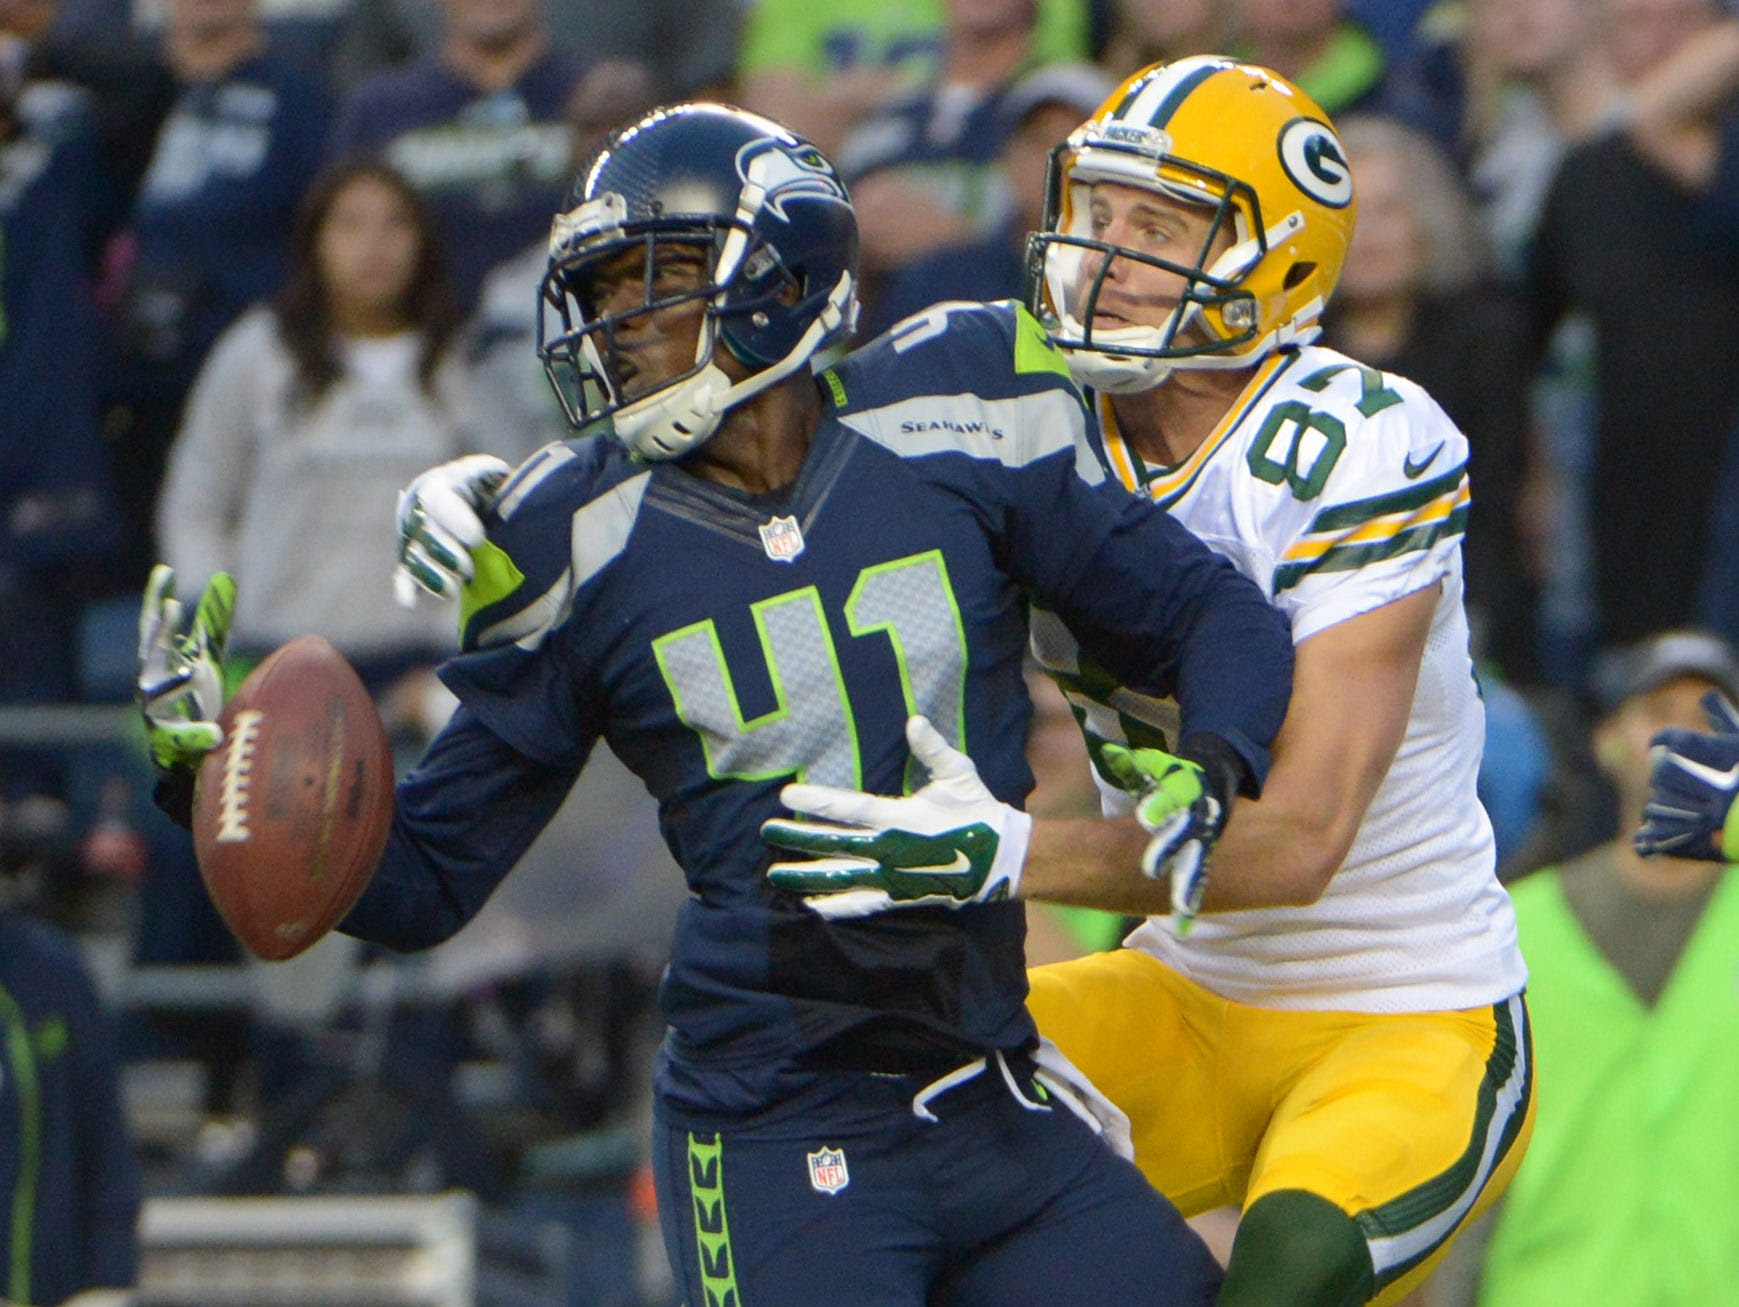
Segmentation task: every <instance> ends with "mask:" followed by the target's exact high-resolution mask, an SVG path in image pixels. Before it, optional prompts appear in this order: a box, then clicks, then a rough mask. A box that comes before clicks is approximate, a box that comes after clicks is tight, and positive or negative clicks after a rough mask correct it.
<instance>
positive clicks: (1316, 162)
mask: <svg viewBox="0 0 1739 1307" xmlns="http://www.w3.org/2000/svg"><path fill="white" fill-rule="evenodd" d="M1280 166H1281V167H1282V168H1284V169H1286V175H1287V176H1288V177H1290V178H1291V179H1292V184H1293V185H1294V186H1296V187H1298V189H1299V190H1301V191H1303V192H1304V193H1305V194H1306V195H1308V196H1310V198H1311V199H1313V200H1315V201H1317V202H1318V203H1319V204H1326V205H1327V206H1328V207H1329V208H1331V209H1344V208H1346V206H1347V205H1349V204H1351V203H1352V199H1353V170H1352V168H1351V166H1350V165H1348V163H1347V156H1346V150H1345V149H1344V148H1342V146H1341V143H1340V141H1339V140H1337V139H1336V137H1335V134H1334V133H1333V132H1332V131H1330V130H1329V129H1328V128H1327V127H1326V126H1324V125H1323V124H1322V123H1319V122H1316V121H1314V120H1312V119H1310V118H1294V119H1293V120H1292V121H1291V122H1289V123H1287V124H1286V126H1285V127H1284V128H1282V129H1281V132H1280Z"/></svg>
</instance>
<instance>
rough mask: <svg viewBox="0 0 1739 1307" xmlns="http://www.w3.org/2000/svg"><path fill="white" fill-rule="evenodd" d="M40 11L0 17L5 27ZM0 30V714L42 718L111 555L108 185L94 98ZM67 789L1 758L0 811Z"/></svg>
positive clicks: (65, 677)
mask: <svg viewBox="0 0 1739 1307" xmlns="http://www.w3.org/2000/svg"><path fill="white" fill-rule="evenodd" d="M48 8H50V6H45V5H40V4H36V3H34V0H32V2H31V3H27V4H26V5H25V6H23V12H22V13H20V12H19V10H17V9H10V10H8V9H5V8H3V7H0V23H5V22H10V21H12V20H15V19H30V18H33V17H42V18H46V14H43V13H42V11H43V10H46V9H48ZM4 30H5V32H6V36H0V43H5V49H6V52H7V53H10V54H14V55H16V56H17V59H16V61H14V62H11V63H10V65H9V66H6V67H4V68H3V69H0V395H3V396H4V397H5V398H4V402H0V703H19V702H36V703H42V702H56V701H65V700H68V699H70V698H72V697H73V691H74V688H75V687H74V683H73V668H74V666H75V663H76V656H75V648H76V634H77V622H78V613H79V604H80V600H81V597H83V596H85V595H88V594H89V593H90V592H91V590H92V589H93V588H94V587H95V586H96V584H97V583H98V582H97V578H98V577H100V576H101V573H102V572H103V570H104V569H105V568H106V567H107V566H108V565H109V564H110V561H111V558H112V554H113V551H114V550H115V548H116V547H117V546H118V545H119V543H120V541H119V536H118V533H117V532H116V531H115V530H114V522H113V512H112V504H111V501H110V499H109V494H108V483H107V478H106V476H105V475H104V468H103V450H102V443H101V438H100V435H99V425H98V404H97V384H98V359H97V341H98V338H99V334H100V328H99V322H98V318H97V310H96V305H95V302H94V300H93V299H92V296H91V291H90V281H91V270H92V251H93V248H94V246H95V243H96V240H97V236H98V233H99V231H100V229H101V224H102V221H103V217H102V215H103V211H104V209H105V208H106V206H107V203H108V200H107V196H108V178H107V177H106V176H105V174H104V170H103V154H102V149H101V145H102V142H101V138H100V135H99V132H98V129H97V117H96V114H95V113H94V112H93V111H94V109H95V107H96V101H95V100H94V98H93V97H91V96H89V95H87V94H85V93H84V92H82V91H81V90H78V89H76V88H74V87H72V86H70V85H68V84H65V83H61V82H57V81H51V80H47V79H43V78H40V77H36V76H33V75H31V74H30V73H29V72H28V70H27V68H26V59H27V58H28V56H29V54H30V51H29V50H28V49H26V48H25V47H24V46H23V45H22V42H23V41H24V40H27V39H32V38H33V37H34V35H35V33H34V32H28V31H25V30H21V29H20V28H19V27H7V28H5V29H4ZM8 36H9V37H11V38H13V39H12V40H11V41H10V42H8V41H7V37H8ZM5 62H6V61H4V60H0V64H4V63H5ZM64 779H65V778H64V776H63V769H62V767H61V766H60V760H59V758H58V757H57V756H55V755H54V754H52V753H51V752H48V751H41V750H30V751H12V750H7V751H0V797H4V796H11V797H17V796H19V795H22V794H27V793H29V794H43V795H59V794H60V793H61V792H62V788H63V784H64Z"/></svg>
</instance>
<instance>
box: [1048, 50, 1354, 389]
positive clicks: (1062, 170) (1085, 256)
mask: <svg viewBox="0 0 1739 1307" xmlns="http://www.w3.org/2000/svg"><path fill="white" fill-rule="evenodd" d="M1105 183H1117V184H1121V185H1124V186H1134V187H1140V188H1142V189H1145V190H1150V191H1154V192H1156V193H1158V194H1160V195H1162V196H1165V197H1168V198H1169V199H1171V200H1174V201H1180V202H1182V203H1185V204H1189V205H1192V206H1201V207H1202V208H1204V209H1206V210H1209V211H1211V212H1212V217H1213V221H1212V224H1211V226H1210V228H1209V233H1208V237H1207V240H1206V241H1205V242H1204V244H1203V246H1202V249H1201V251H1200V253H1199V254H1198V255H1197V257H1196V260H1195V262H1194V264H1193V265H1188V264H1182V263H1175V262H1171V261H1169V260H1166V259H1163V258H1157V257H1154V256H1153V255H1150V254H1144V253H1141V252H1139V251H1136V250H1132V249H1130V248H1129V247H1128V246H1126V245H1114V244H1107V243H1106V242H1105V241H1103V240H1099V239H1097V238H1096V236H1095V234H1094V232H1093V227H1092V219H1091V208H1092V205H1091V203H1090V201H1091V198H1092V195H1093V189H1094V187H1095V186H1098V185H1101V184H1105ZM1356 212H1357V206H1356V205H1355V204H1354V201H1353V183H1352V173H1351V170H1350V169H1349V167H1348V166H1347V158H1346V151H1345V150H1344V149H1343V148H1342V147H1341V144H1340V140H1339V138H1337V137H1336V135H1335V132H1334V128H1333V126H1332V125H1331V124H1330V123H1329V120H1328V115H1327V114H1325V113H1324V112H1323V111H1322V109H1321V108H1320V107H1318V105H1317V104H1316V102H1315V101H1313V100H1312V99H1311V98H1310V97H1309V96H1307V95H1305V94H1304V92H1303V91H1301V90H1299V89H1298V88H1297V87H1296V86H1293V85H1292V84H1291V83H1290V82H1288V81H1286V79H1284V78H1283V77H1281V76H1279V75H1278V74H1277V73H1273V72H1270V71H1269V70H1268V69H1266V68H1259V67H1257V66H1255V65H1254V64H1244V63H1239V62H1237V61H1236V60H1233V59H1227V58H1221V57H1218V56H1212V55H1200V56H1195V57H1192V58H1188V59H1178V60H1175V61H1173V62H1171V63H1160V64H1154V65H1152V66H1151V67H1148V68H1144V69H1143V70H1142V71H1140V72H1138V73H1136V74H1135V75H1134V76H1133V77H1131V78H1130V79H1129V80H1128V81H1126V82H1124V83H1123V85H1121V86H1119V87H1118V88H1117V89H1116V90H1115V91H1113V92H1112V93H1111V96H1110V98H1109V99H1107V100H1106V101H1105V103H1104V104H1102V105H1100V106H1099V108H1098V110H1097V111H1096V112H1095V113H1094V114H1093V116H1092V117H1091V118H1090V119H1088V120H1087V122H1086V123H1084V124H1083V125H1082V126H1080V127H1079V128H1077V129H1076V130H1075V131H1074V132H1072V133H1070V135H1069V138H1068V139H1067V140H1066V141H1064V142H1063V143H1062V144H1061V145H1059V146H1058V147H1057V148H1056V149H1055V150H1053V151H1052V153H1051V163H1050V178H1049V194H1048V197H1047V200H1046V211H1045V230H1044V231H1042V232H1037V233H1034V234H1033V235H1032V236H1031V237H1029V239H1028V244H1027V272H1028V282H1029V286H1030V293H1029V307H1031V309H1032V311H1033V314H1034V315H1035V316H1036V317H1037V318H1038V319H1039V321H1040V322H1042V323H1044V324H1045V328H1046V330H1047V331H1048V332H1049V333H1050V335H1051V338H1052V340H1053V341H1054V342H1055V343H1056V344H1057V345H1058V347H1059V348H1061V349H1062V350H1063V351H1064V353H1065V355H1066V356H1067V357H1068V359H1069V365H1070V368H1071V369H1072V370H1073V372H1074V374H1075V376H1076V378H1077V380H1079V381H1080V382H1082V383H1083V384H1084V385H1088V386H1091V387H1093V388H1094V389H1096V390H1102V391H1106V392H1109V393H1113V394H1125V393H1129V392H1133V391H1140V390H1147V389H1149V388H1151V387H1153V386H1156V385H1158V384H1159V383H1160V382H1161V381H1163V380H1164V379H1165V378H1166V376H1168V375H1169V374H1170V373H1171V371H1172V370H1173V369H1174V368H1242V367H1249V366H1250V365H1252V364H1253V363H1255V362H1256V361H1257V360H1259V359H1261V358H1263V357H1264V356H1265V355H1268V354H1270V353H1272V352H1273V351H1275V350H1277V349H1283V348H1286V347H1288V346H1293V345H1302V344H1307V343H1308V342H1310V341H1311V340H1314V339H1315V338H1316V336H1317V334H1318V332H1319V331H1320V330H1321V328H1320V326H1319V325H1318V318H1319V317H1320V316H1321V313H1322V309H1323V305H1324V304H1325V303H1326V302H1327V300H1328V297H1329V295H1330V294H1331V293H1332V292H1333V290H1334V288H1335V284H1336V283H1337V282H1338V281H1339V280H1340V270H1341V265H1342V263H1343V262H1344V261H1345V259H1346V252H1347V244H1348V242H1349V241H1351V239H1352V232H1353V221H1354V217H1355V215H1356ZM1228 224H1229V225H1230V229H1231V232H1232V235H1231V240H1232V245H1231V248H1230V249H1228V250H1226V251H1225V252H1224V253H1223V254H1221V255H1220V256H1219V257H1218V258H1217V259H1214V260H1213V262H1212V265H1211V266H1204V264H1205V263H1206V260H1207V259H1208V258H1209V256H1210V252H1211V250H1212V248H1213V246H1214V243H1215V239H1216V237H1218V236H1219V234H1220V233H1222V232H1223V231H1225V230H1226V229H1227V226H1228ZM1118 259H1131V260H1136V261H1138V262H1141V263H1146V264H1150V265H1153V266H1155V267H1159V268H1163V269H1165V270H1166V271H1168V272H1172V273H1174V274H1177V275H1179V276H1181V277H1183V279H1184V289H1183V292H1182V294H1181V296H1180V298H1179V300H1178V303H1177V306H1176V308H1174V309H1173V310H1172V311H1171V313H1170V315H1169V317H1167V318H1166V320H1165V321H1164V322H1163V323H1161V324H1160V325H1158V326H1130V325H1127V324H1126V323H1122V320H1121V319H1117V318H1115V317H1113V316H1107V317H1106V318H1105V319H1103V320H1104V321H1116V322H1119V323H1120V325H1118V326H1116V327H1105V326H1101V327H1097V328H1096V327H1095V326H1094V323H1095V322H1096V321H1100V320H1101V319H1100V318H1099V310H1098V300H1099V294H1100V291H1101V290H1102V289H1103V287H1104V285H1105V280H1106V274H1107V272H1108V271H1109V270H1110V269H1111V268H1112V267H1113V266H1114V264H1115V261H1116V260H1118Z"/></svg>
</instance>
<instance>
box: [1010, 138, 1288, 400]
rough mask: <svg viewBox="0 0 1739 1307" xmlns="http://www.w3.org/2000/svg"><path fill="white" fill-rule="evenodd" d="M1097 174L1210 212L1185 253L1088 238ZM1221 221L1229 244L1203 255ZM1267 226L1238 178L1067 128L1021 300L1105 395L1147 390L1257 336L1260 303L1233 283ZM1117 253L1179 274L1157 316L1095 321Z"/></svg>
mask: <svg viewBox="0 0 1739 1307" xmlns="http://www.w3.org/2000/svg"><path fill="white" fill-rule="evenodd" d="M1099 183H1113V184H1118V185H1122V186H1126V187H1131V188H1134V189H1137V190H1143V191H1148V192H1151V193H1152V194H1154V195H1157V196H1160V197H1162V198H1163V199H1165V200H1168V201H1172V202H1174V203H1179V204H1183V205H1186V206H1188V207H1190V208H1192V209H1195V210H1197V211H1198V212H1202V213H1206V214H1209V215H1211V216H1210V220H1209V222H1208V225H1207V229H1206V234H1205V236H1204V238H1203V242H1202V245H1201V247H1200V249H1199V250H1198V251H1197V252H1196V254H1195V257H1194V260H1193V262H1190V263H1182V262H1177V261H1174V260H1171V259H1166V258H1162V257H1159V256H1157V255H1151V254H1145V253H1143V252H1141V251H1139V250H1135V249H1131V248H1130V247H1128V246H1126V245H1115V244H1110V243H1108V242H1106V241H1103V240H1100V239H1098V238H1097V237H1095V236H1094V235H1093V234H1092V193H1093V188H1094V186H1095V185H1096V184H1099ZM1286 225H1287V224H1282V227H1285V226H1286ZM1228 231H1229V232H1230V233H1231V239H1232V244H1231V246H1230V247H1229V248H1228V249H1226V250H1225V251H1224V252H1223V253H1221V254H1220V255H1219V256H1218V257H1217V258H1214V257H1213V254H1212V251H1213V249H1214V246H1215V242H1216V241H1217V240H1218V239H1219V237H1220V236H1221V234H1222V233H1224V232H1228ZM1274 234H1275V233H1272V232H1269V231H1268V230H1266V229H1265V228H1264V227H1263V224H1262V215H1261V206H1260V204H1259V203H1258V201H1257V199H1256V195H1255V192H1254V191H1252V190H1251V189H1250V187H1249V186H1247V185H1245V184H1244V183H1243V182H1240V181H1238V180H1236V179H1234V178H1231V177H1227V176H1226V175H1224V174H1223V173H1218V172H1215V171H1214V170H1212V169H1209V168H1204V167H1200V166H1199V165H1195V164H1192V163H1189V162H1187V161H1184V160H1180V159H1178V158H1176V157H1175V156H1171V155H1156V154H1155V153H1154V152H1153V151H1152V150H1151V149H1146V148H1119V147H1118V146H1117V145H1115V144H1111V143H1107V142H1103V141H1093V142H1092V143H1091V144H1089V145H1085V146H1083V145H1082V144H1081V143H1080V141H1079V140H1078V139H1077V138H1071V139H1070V140H1069V141H1066V142H1064V143H1063V144H1062V145H1060V146H1058V147H1057V149H1056V150H1055V151H1053V153H1052V156H1051V167H1050V181H1049V196H1048V198H1047V201H1046V218H1045V230H1044V231H1042V232H1037V233H1034V234H1033V235H1032V236H1031V237H1029V238H1028V242H1027V275H1028V279H1029V285H1030V287H1031V294H1030V299H1031V307H1032V310H1033V313H1034V314H1035V316H1037V317H1038V318H1039V321H1040V322H1041V323H1043V324H1044V326H1045V329H1046V331H1047V332H1048V333H1049V335H1050V337H1051V339H1052V341H1053V342H1054V343H1055V344H1056V345H1057V346H1058V347H1059V348H1060V349H1062V350H1063V351H1064V352H1065V354H1066V355H1067V356H1068V358H1069V366H1070V368H1071V370H1072V371H1073V372H1074V373H1075V375H1076V377H1077V378H1078V379H1079V380H1080V381H1081V382H1082V383H1083V384H1085V385H1088V386H1091V387H1093V388H1094V389H1096V390H1102V391H1105V392H1107V393H1110V394H1127V393H1132V392H1136V391H1142V390H1148V389H1151V388H1152V387H1154V386H1157V385H1159V384H1160V383H1161V382H1162V381H1164V380H1165V379H1166V377H1167V376H1169V375H1170V374H1171V372H1172V371H1173V370H1174V369H1177V368H1241V367H1245V366H1248V364H1249V358H1248V357H1247V356H1246V355H1245V353H1244V351H1243V350H1242V349H1240V347H1241V346H1245V345H1248V344H1250V343H1251V342H1254V341H1255V340H1256V339H1257V336H1258V334H1259V332H1260V329H1261V313H1260V306H1259V305H1258V303H1257V301H1256V298H1255V296H1254V295H1253V294H1252V293H1251V292H1250V291H1249V290H1247V289H1245V288H1244V285H1243V283H1244V282H1245V280H1246V279H1247V277H1248V276H1249V274H1250V272H1251V270H1252V269H1254V268H1255V267H1256V266H1257V265H1259V264H1260V263H1261V261H1262V260H1263V259H1264V258H1266V257H1267V255H1268V251H1269V247H1270V240H1271V239H1272V237H1273V236H1274ZM1210 258H1212V259H1213V261H1212V263H1209V259H1210ZM1095 262H1096V263H1097V271H1093V267H1094V264H1095ZM1117 262H1123V263H1124V264H1125V270H1127V265H1128V264H1144V265H1146V266H1148V267H1152V268H1157V269H1161V270H1163V271H1165V272H1168V273H1171V274H1173V275H1174V276H1176V277H1179V278H1181V279H1182V282H1183V287H1182V290H1181V292H1180V293H1179V295H1178V301H1177V305H1176V307H1175V308H1174V309H1173V310H1172V311H1171V313H1170V314H1169V315H1168V316H1167V317H1166V318H1165V320H1164V321H1163V322H1160V323H1157V324H1153V325H1142V326H1124V327H1116V328H1107V327H1103V326H1095V322H1096V320H1097V317H1098V303H1099V299H1100V296H1101V293H1102V292H1103V290H1104V287H1105V284H1106V279H1107V277H1108V276H1109V275H1110V274H1111V271H1112V268H1113V266H1114V264H1115V263H1117Z"/></svg>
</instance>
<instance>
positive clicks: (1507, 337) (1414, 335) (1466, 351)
mask: <svg viewBox="0 0 1739 1307" xmlns="http://www.w3.org/2000/svg"><path fill="white" fill-rule="evenodd" d="M1340 128H1341V139H1342V141H1343V142H1344V143H1345V145H1346V148H1347V152H1348V155H1349V161H1350V162H1351V164H1352V168H1353V177H1354V181H1355V184H1356V185H1357V187H1358V196H1359V221H1358V227H1357V228H1356V229H1355V230H1354V233H1353V241H1352V247H1351V249H1350V251H1349V253H1348V255H1347V265H1346V270H1345V271H1344V272H1343V273H1342V275H1341V282H1340V289H1339V291H1338V293H1337V294H1336V296H1335V299H1334V302H1333V304H1332V305H1331V307H1330V309H1329V311H1328V313H1327V314H1326V315H1325V316H1324V325H1323V334H1324V338H1325V341H1326V342H1327V343H1328V344H1330V345H1332V346H1333V347H1334V348H1336V349H1339V350H1343V351H1345V352H1346V353H1348V354H1350V355H1352V356H1353V357H1354V358H1358V359H1363V360H1365V361H1367V362H1369V363H1370V364H1371V365H1372V366H1374V367H1378V368H1382V369H1385V370H1386V371H1390V372H1397V373H1400V374H1401V375H1402V376H1405V377H1408V378H1410V379H1412V380H1414V381H1417V382H1418V383H1419V384H1420V385H1422V386H1424V387H1425V388H1426V389H1427V390H1429V391H1430V392H1431V394H1432V395H1433V396H1434V397H1435V398H1436V399H1437V401H1438V403H1440V404H1441V405H1442V406H1443V408H1444V410H1445V411H1446V412H1447V413H1448V414H1449V416H1450V417H1451V418H1452V419H1453V420H1454V421H1455V424H1456V426H1458V427H1460V428H1461V430H1462V432H1463V433H1464V434H1465V435H1466V436H1467V439H1468V444H1469V446H1470V455H1469V464H1468V475H1469V477H1470V478H1471V479H1472V481H1473V484H1474V485H1475V487H1476V489H1475V494H1474V506H1473V509H1472V511H1471V516H1470V518H1469V521H1468V528H1467V538H1466V541H1465V544H1464V546H1463V548H1464V552H1465V557H1466V568H1467V605H1468V615H1469V618H1470V620H1471V622H1472V623H1473V628H1474V632H1475V639H1476V642H1477V644H1478V645H1479V651H1478V652H1480V653H1481V654H1483V655H1484V656H1486V657H1489V658H1490V659H1492V660H1494V661H1495V662H1496V663H1497V665H1498V666H1499V667H1500V668H1501V669H1502V671H1503V673H1504V675H1505V676H1506V677H1507V678H1509V679H1512V680H1515V679H1520V680H1528V681H1531V680H1532V679H1533V677H1534V670H1535V667H1534V645H1533V622H1532V614H1533V602H1534V600H1533V577H1532V570H1531V566H1530V563H1529V559H1530V557H1531V555H1532V553H1533V551H1534V550H1535V549H1536V548H1538V547H1540V546H1541V545H1542V544H1543V542H1540V541H1537V540H1535V539H1534V538H1533V534H1532V531H1533V519H1532V518H1531V517H1530V515H1529V514H1528V513H1527V512H1526V511H1525V510H1524V508H1523V505H1524V504H1526V503H1528V502H1530V501H1529V490H1528V480H1529V476H1530V471H1531V462H1532V460H1531V459H1530V458H1529V448H1528V441H1529V421H1528V382H1529V376H1528V371H1527V360H1526V354H1527V351H1526V344H1525V341H1526V337H1525V335H1524V331H1523V318H1522V315H1521V311H1520V308H1519V306H1518V305H1516V304H1515V303H1514V302H1513V301H1511V300H1510V299H1508V298H1506V297H1505V296H1503V295H1501V294H1500V293H1498V292H1497V291H1495V290H1494V288H1493V286H1492V278H1491V274H1490V267H1491V265H1490V260H1489V258H1488V257H1487V255H1486V246H1485V243H1484V242H1483V240H1482V239H1481V235H1480V230H1479V226H1478V223H1477V221H1476V220H1475V218H1474V213H1473V207H1472V204H1471V203H1470V201H1469V198H1468V196H1467V193H1466V192H1465V190H1464V189H1463V187H1462V185H1461V182H1460V179H1459V178H1458V177H1457V176H1456V174H1455V170H1454V168H1453V166H1452V165H1451V164H1450V162H1449V160H1448V159H1447V158H1445V157H1444V156H1443V154H1442V153H1441V152H1440V151H1439V150H1438V149H1437V148H1436V146H1435V145H1433V144H1432V142H1431V141H1430V139H1429V138H1427V137H1425V136H1424V135H1423V134H1421V133H1420V132H1417V131H1415V130H1413V129H1411V128H1409V127H1406V126H1404V125H1402V124H1400V123H1398V122H1396V121H1394V120H1392V119H1386V118H1376V117H1369V116H1361V115H1349V116H1348V117H1346V118H1344V119H1341V120H1340Z"/></svg>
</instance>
